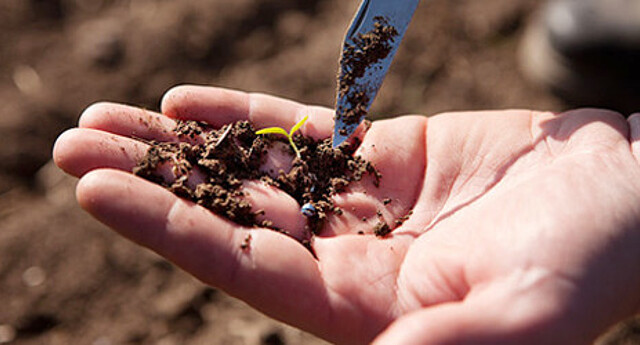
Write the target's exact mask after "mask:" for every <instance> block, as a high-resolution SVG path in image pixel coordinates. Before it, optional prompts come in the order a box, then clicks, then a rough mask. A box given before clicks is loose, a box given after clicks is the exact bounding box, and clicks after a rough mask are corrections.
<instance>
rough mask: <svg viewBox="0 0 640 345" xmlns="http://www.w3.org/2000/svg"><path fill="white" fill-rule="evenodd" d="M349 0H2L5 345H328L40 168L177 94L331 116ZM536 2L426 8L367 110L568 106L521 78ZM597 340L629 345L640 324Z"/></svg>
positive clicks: (445, 3)
mask: <svg viewBox="0 0 640 345" xmlns="http://www.w3.org/2000/svg"><path fill="white" fill-rule="evenodd" d="M358 3H359V1H356V0H306V1H296V0H181V1H168V0H1V1H0V104H1V105H2V107H0V162H1V163H0V303H2V306H1V307H0V344H4V343H10V344H93V345H111V344H162V345H170V344H323V342H322V341H320V340H318V339H316V338H314V337H312V336H310V335H308V334H304V333H302V332H300V331H297V330H295V329H292V328H290V327H287V326H285V325H282V324H280V323H278V322H276V321H273V320H270V319H268V318H266V317H264V316H262V315H260V314H259V313H257V312H254V311H252V310H251V309H250V308H248V307H247V306H245V305H244V304H242V303H241V302H239V301H237V300H235V299H232V298H230V297H228V296H227V295H225V294H224V293H222V292H220V291H217V290H215V289H211V288H207V287H205V286H203V285H202V284H200V283H199V282H197V281H195V280H194V279H192V278H190V277H188V276H187V275H186V274H184V273H183V272H181V271H180V270H178V269H176V268H174V267H173V266H172V265H171V264H169V263H167V262H166V261H164V260H163V259H161V258H159V257H158V256H156V255H155V254H153V253H150V252H148V251H146V250H144V249H141V248H139V247H137V246H135V245H133V244H131V243H129V242H127V241H125V240H123V239H121V238H119V237H117V236H116V235H115V234H113V233H112V232H110V231H109V230H108V229H106V228H105V227H104V226H102V225H100V224H98V223H97V222H96V221H94V220H92V219H91V218H90V217H89V216H87V215H86V214H84V213H83V212H82V211H81V210H80V209H79V207H78V206H77V205H76V203H75V200H74V185H75V183H76V181H75V180H74V179H73V178H70V177H67V176H64V174H62V173H61V172H60V171H59V170H58V169H57V168H55V166H53V164H52V163H51V162H50V156H51V148H52V144H53V141H54V140H55V138H56V136H57V135H58V134H59V133H60V132H62V131H63V130H65V129H67V128H70V127H72V126H74V125H75V124H76V122H77V119H78V116H79V114H80V113H81V112H82V110H83V109H84V108H86V107H87V106H88V105H90V104H91V103H94V102H97V101H114V102H123V103H127V104H133V105H137V106H141V107H145V108H147V109H151V110H158V107H159V101H160V98H161V97H162V94H163V93H164V92H165V91H166V90H168V89H169V88H171V87H172V86H174V85H177V84H184V83H197V84H206V85H216V86H224V87H230V88H237V89H242V90H248V91H257V92H265V93H270V94H275V95H278V96H283V97H287V98H292V99H295V100H298V101H301V102H307V103H314V104H319V105H324V106H327V107H332V106H333V104H334V97H335V86H336V81H335V76H336V71H337V68H338V58H339V54H340V47H341V41H342V38H343V35H344V33H345V31H346V28H347V27H348V24H349V22H350V20H351V17H352V16H353V14H354V13H355V11H356V9H357V6H358ZM544 3H545V2H542V1H538V0H482V1H478V0H432V1H430V2H427V1H423V3H422V4H421V5H420V6H419V8H418V10H417V13H416V15H415V17H414V20H413V22H412V24H411V26H410V28H409V31H408V32H407V35H406V37H405V40H404V42H403V45H402V46H401V48H400V51H399V53H398V55H397V57H396V60H395V61H394V64H393V65H392V67H391V72H390V75H389V76H388V77H387V79H386V81H385V84H384V86H383V88H382V90H381V92H380V95H379V97H378V99H377V100H376V102H375V103H374V107H373V110H372V116H373V117H376V118H379V117H385V116H391V115H396V114H407V113H420V114H426V115H433V114H436V113H439V112H443V111H451V110H477V109H503V108H530V109H540V110H552V111H561V110H563V109H567V108H569V107H572V106H574V105H575V103H568V101H566V99H567V98H559V97H557V96H555V94H554V93H551V92H549V91H547V90H548V88H544V87H540V86H539V84H538V86H536V84H534V83H531V82H529V81H527V79H525V77H524V76H523V75H524V74H523V73H522V72H521V71H522V70H523V69H521V68H520V64H522V60H521V59H519V58H518V56H519V54H522V53H521V49H520V47H522V45H523V44H522V40H523V37H524V36H525V32H528V30H527V27H528V24H529V23H532V22H533V21H534V20H535V18H538V17H539V13H541V9H542V6H543V5H544ZM519 52H520V53H519ZM524 70H526V68H525V69H524ZM612 107H615V104H613V105H612ZM639 108H640V107H639ZM625 109H626V108H625ZM621 110H622V108H621ZM600 343H601V344H638V343H640V322H638V321H636V322H635V323H634V322H628V323H627V324H626V325H619V326H618V327H617V328H616V329H615V330H614V331H613V332H611V333H609V334H608V335H606V336H605V337H603V338H602V339H601V340H600Z"/></svg>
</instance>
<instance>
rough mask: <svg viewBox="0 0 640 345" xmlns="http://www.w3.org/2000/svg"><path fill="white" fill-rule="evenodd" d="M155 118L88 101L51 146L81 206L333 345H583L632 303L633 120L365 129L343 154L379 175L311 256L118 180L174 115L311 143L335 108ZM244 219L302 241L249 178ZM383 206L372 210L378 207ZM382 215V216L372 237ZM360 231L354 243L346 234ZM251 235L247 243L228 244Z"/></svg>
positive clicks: (636, 126) (176, 96)
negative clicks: (398, 222) (384, 224)
mask: <svg viewBox="0 0 640 345" xmlns="http://www.w3.org/2000/svg"><path fill="white" fill-rule="evenodd" d="M162 110H163V113H164V114H165V115H159V114H155V113H152V112H149V111H144V110H141V109H137V108H132V107H127V106H122V105H116V104H99V105H96V106H92V107H90V108H89V109H87V110H86V111H85V113H84V114H83V115H82V117H81V119H80V124H79V127H80V128H78V129H72V130H70V131H68V132H66V133H64V134H62V135H61V136H60V138H59V139H58V141H57V142H56V145H55V148H54V159H55V161H56V163H57V164H58V165H59V166H60V167H61V168H62V169H64V170H65V171H67V172H68V173H70V174H72V175H75V176H78V177H81V179H80V181H79V183H78V187H77V198H78V202H79V203H80V205H81V206H82V207H83V208H84V209H86V210H87V211H88V212H89V213H91V214H92V215H93V216H94V217H95V218H97V219H98V220H100V221H102V222H103V223H105V224H107V225H108V226H110V227H111V228H113V229H114V230H116V231H118V232H119V233H121V234H122V235H123V236H125V237H127V238H129V239H131V240H133V241H135V242H137V243H139V244H141V245H143V246H146V247H149V248H151V249H152V250H154V251H156V252H158V253H159V254H160V255H163V256H165V257H167V258H168V259H169V260H171V261H173V262H174V263H176V264H177V265H179V266H181V267H182V268H184V269H185V270H186V271H188V272H190V273H191V274H193V275H194V276H196V277H197V278H199V279H201V280H202V281H203V282H205V283H207V284H210V285H212V286H215V287H217V288H220V289H223V290H224V291H226V292H228V293H230V294H231V295H233V296H236V297H238V298H240V299H242V300H244V301H246V302H247V303H249V304H250V305H252V306H253V307H255V308H257V309H259V310H261V311H263V312H264V313H266V314H268V315H270V316H272V317H275V318H277V319H280V320H282V321H284V322H286V323H289V324H292V325H294V326H297V327H300V328H302V329H304V330H307V331H310V332H312V333H314V334H316V335H318V336H320V337H322V338H325V339H327V340H329V341H332V342H337V343H349V344H354V343H366V342H370V341H372V340H373V339H374V338H376V337H378V338H377V341H378V342H379V343H381V344H383V343H384V344H386V343H388V344H409V343H424V344H467V343H469V344H485V343H486V344H501V343H502V344H541V343H544V344H552V343H559V344H566V343H571V344H581V343H588V342H589V341H591V340H592V339H593V338H594V337H595V336H597V335H598V334H599V333H601V332H602V331H604V330H605V329H606V327H607V326H609V325H611V324H612V323H614V322H616V321H618V320H620V319H622V318H624V317H626V316H629V315H631V314H633V313H634V312H638V311H639V310H638V309H639V307H640V276H639V275H638V274H637V272H638V265H639V264H640V250H638V248H640V231H639V226H640V166H639V165H638V159H640V144H639V143H638V139H639V138H640V117H632V118H631V119H630V120H629V122H628V123H627V122H626V121H625V120H624V119H623V118H622V117H620V116H619V115H615V114H612V113H609V112H605V111H597V110H580V111H575V112H571V113H567V114H562V115H557V116H556V115H553V114H549V113H536V112H529V111H496V112H477V113H453V114H444V115H440V116H436V117H432V118H430V119H427V118H425V117H416V116H414V117H401V118H396V119H392V120H384V121H377V122H374V124H373V126H372V127H371V129H370V130H369V131H368V132H367V133H366V134H365V136H364V139H363V143H362V145H361V147H360V148H359V150H358V152H357V154H361V155H362V156H363V157H365V158H366V159H367V160H370V161H372V162H373V164H374V165H375V166H376V167H377V169H378V170H379V171H380V172H381V173H382V175H383V177H382V179H381V181H380V186H379V188H376V187H374V186H373V185H372V184H371V183H370V181H367V180H366V179H365V180H362V181H360V182H356V183H353V184H351V185H350V186H349V191H348V192H347V193H343V194H340V195H337V196H335V197H334V202H335V203H336V205H337V206H340V207H341V208H342V209H343V210H344V214H343V215H342V216H331V217H330V219H329V221H328V224H327V226H326V227H325V230H323V232H322V233H321V234H320V235H319V236H316V237H315V239H314V241H313V244H312V245H313V249H314V251H315V254H316V256H317V258H314V257H313V256H312V254H311V253H310V252H309V251H308V250H307V249H305V248H304V247H303V246H302V245H301V244H300V243H299V242H298V241H297V240H296V239H294V238H292V237H289V236H286V235H283V234H282V233H278V232H274V231H269V230H264V229H248V228H243V227H240V226H237V225H235V224H233V223H231V222H229V221H227V220H225V219H223V218H221V217H219V216H216V215H214V214H212V213H211V212H209V211H208V210H206V209H204V208H201V207H199V206H196V205H194V204H192V203H190V202H187V201H184V200H182V199H179V198H178V197H176V196H175V195H173V194H172V193H170V192H168V191H166V190H165V189H164V188H162V187H160V186H158V185H155V184H152V183H150V182H148V181H145V180H143V179H140V178H138V177H135V176H133V175H131V174H130V173H128V171H131V169H132V168H133V167H134V166H135V164H136V162H137V161H138V160H139V159H140V158H141V157H142V156H143V155H144V153H145V151H146V148H147V145H146V144H144V143H142V142H140V141H137V140H134V139H132V138H133V137H136V138H143V139H156V140H163V141H166V140H177V139H176V138H175V137H174V136H173V135H172V134H171V129H172V128H173V126H175V122H174V120H173V119H192V120H202V121H206V122H209V123H210V124H212V125H213V126H216V127H219V126H222V125H223V124H226V123H229V122H233V121H236V120H250V121H251V122H253V123H254V124H255V126H256V127H258V128H260V127H266V126H274V125H277V126H281V127H284V128H289V127H291V125H292V124H294V123H295V122H297V120H298V119H300V118H301V117H302V116H304V115H306V114H309V115H310V118H309V121H308V122H307V124H305V126H303V128H302V129H301V131H302V132H303V133H304V134H305V135H309V136H313V137H315V138H324V137H328V136H329V135H330V134H331V131H332V116H333V114H332V111H331V110H329V109H325V108H320V107H307V106H303V105H300V104H298V103H294V102H290V101H285V100H282V99H278V98H274V97H270V96H265V95H257V94H251V95H249V94H245V93H241V92H236V91H229V90H223V89H215V88H202V87H179V88H176V89H174V90H172V91H170V92H169V93H168V94H167V95H166V96H165V98H164V100H163V104H162ZM249 188H254V189H255V190H257V191H258V193H254V192H252V193H251V195H252V198H253V200H252V202H253V203H254V205H255V206H256V208H262V209H265V210H266V212H267V214H268V215H270V216H271V219H273V220H274V221H277V222H279V223H278V224H277V225H278V226H280V227H281V228H284V229H285V230H288V231H289V232H290V233H292V234H294V235H293V237H296V236H295V234H296V233H300V230H301V229H300V227H301V226H302V224H304V218H303V217H302V216H301V215H300V213H299V207H300V206H299V205H297V204H296V203H295V202H292V200H291V199H290V198H287V196H286V195H283V193H279V192H278V191H275V190H273V189H272V188H270V187H266V186H261V185H258V184H254V185H252V186H251V187H249ZM386 198H391V199H392V202H391V203H389V204H385V203H384V202H383V200H384V199H386ZM377 210H380V211H381V212H382V214H383V217H384V218H385V219H387V220H388V222H389V223H392V222H393V220H394V219H396V218H398V217H401V216H403V215H405V214H406V213H407V212H408V211H410V210H412V211H413V214H412V215H411V217H410V218H409V219H408V220H407V221H405V222H404V223H403V225H402V226H400V227H398V228H396V229H394V230H393V232H392V233H391V234H390V235H389V236H388V237H386V238H379V237H376V236H374V235H372V234H371V224H370V223H367V222H363V221H362V220H361V218H362V217H367V218H368V219H371V218H375V216H374V215H375V213H376V211H377ZM359 231H363V232H366V234H365V235H359V234H358V232H359ZM249 233H250V234H251V250H248V251H246V250H243V249H242V248H241V245H242V243H243V242H244V241H245V239H246V238H247V234H249Z"/></svg>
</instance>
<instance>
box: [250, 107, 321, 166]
mask: <svg viewBox="0 0 640 345" xmlns="http://www.w3.org/2000/svg"><path fill="white" fill-rule="evenodd" d="M308 118H309V115H305V117H304V118H302V120H300V121H299V122H298V123H296V124H295V125H293V127H291V130H290V131H289V133H287V131H285V130H284V128H281V127H268V128H263V129H261V130H259V131H257V132H256V134H258V135H260V134H282V135H284V136H286V137H287V139H289V144H291V147H293V151H294V152H295V153H296V157H298V158H301V157H300V150H298V147H297V146H296V144H295V143H294V142H293V134H294V133H295V132H296V131H297V130H299V129H300V127H302V125H304V123H305V122H306V121H307V119H308Z"/></svg>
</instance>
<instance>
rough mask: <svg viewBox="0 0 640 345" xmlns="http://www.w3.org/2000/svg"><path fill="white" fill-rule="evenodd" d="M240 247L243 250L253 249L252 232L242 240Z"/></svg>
mask: <svg viewBox="0 0 640 345" xmlns="http://www.w3.org/2000/svg"><path fill="white" fill-rule="evenodd" d="M240 249H242V250H243V251H247V250H249V249H251V234H248V235H247V237H245V238H244V241H242V244H241V245H240Z"/></svg>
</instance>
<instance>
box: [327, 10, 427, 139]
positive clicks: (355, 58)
mask: <svg viewBox="0 0 640 345" xmlns="http://www.w3.org/2000/svg"><path fill="white" fill-rule="evenodd" d="M419 1H420V0H363V1H362V3H361V4H360V8H359V9H358V12H357V13H356V15H355V17H354V18H353V21H352V22H351V27H350V28H349V30H348V31H347V34H346V36H345V38H344V43H343V47H342V54H341V56H340V71H339V73H338V92H337V95H336V115H335V125H334V132H333V147H334V148H336V147H338V146H339V145H340V144H342V143H343V142H344V141H345V140H347V139H348V138H349V137H350V136H351V135H352V134H353V133H354V132H355V130H356V128H357V127H358V125H359V124H360V123H361V122H362V121H363V120H364V118H365V116H366V114H367V112H368V111H369V108H370V107H371V104H372V103H373V100H374V99H375V97H376V95H377V94H378V90H379V89H380V86H381V85H382V81H383V80H384V76H385V75H386V74H387V71H388V70H389V66H390V65H391V61H392V60H393V57H394V55H395V53H396V51H397V50H398V47H399V46H400V42H401V41H402V37H403V36H404V33H405V32H406V30H407V27H408V26H409V22H410V21H411V17H412V16H413V13H414V12H415V10H416V7H417V6H418V3H419Z"/></svg>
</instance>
